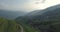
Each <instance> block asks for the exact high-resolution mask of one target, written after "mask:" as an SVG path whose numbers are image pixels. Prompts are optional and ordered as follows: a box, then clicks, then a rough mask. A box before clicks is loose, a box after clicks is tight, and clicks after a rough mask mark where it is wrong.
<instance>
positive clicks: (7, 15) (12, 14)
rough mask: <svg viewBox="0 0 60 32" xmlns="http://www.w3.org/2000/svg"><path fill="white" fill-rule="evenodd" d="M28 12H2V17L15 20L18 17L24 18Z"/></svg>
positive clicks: (0, 14)
mask: <svg viewBox="0 0 60 32" xmlns="http://www.w3.org/2000/svg"><path fill="white" fill-rule="evenodd" d="M24 14H26V12H23V11H8V10H0V17H4V18H8V19H15V18H16V17H18V16H23V15H24Z"/></svg>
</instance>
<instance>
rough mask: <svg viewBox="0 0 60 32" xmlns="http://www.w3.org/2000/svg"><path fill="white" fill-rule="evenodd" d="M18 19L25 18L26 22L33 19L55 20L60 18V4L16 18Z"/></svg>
mask: <svg viewBox="0 0 60 32" xmlns="http://www.w3.org/2000/svg"><path fill="white" fill-rule="evenodd" d="M16 19H17V20H18V21H20V20H19V19H21V21H22V20H24V22H27V23H30V22H32V21H39V22H42V21H55V20H59V19H60V4H59V5H55V6H51V7H48V8H46V9H44V10H36V11H33V12H31V13H28V14H27V15H25V16H23V17H21V18H19V17H18V18H16Z"/></svg>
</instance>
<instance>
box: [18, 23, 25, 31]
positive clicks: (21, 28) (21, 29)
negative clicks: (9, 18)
mask: <svg viewBox="0 0 60 32" xmlns="http://www.w3.org/2000/svg"><path fill="white" fill-rule="evenodd" d="M17 25H18V26H19V27H20V30H19V31H18V32H24V29H23V27H22V26H21V25H20V24H17Z"/></svg>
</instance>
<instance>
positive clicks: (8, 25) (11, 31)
mask: <svg viewBox="0 0 60 32" xmlns="http://www.w3.org/2000/svg"><path fill="white" fill-rule="evenodd" d="M18 27H19V25H17V23H16V22H15V21H13V20H7V19H5V18H2V17H0V32H17V31H18V30H20V29H19V28H18ZM19 32H20V31H19Z"/></svg>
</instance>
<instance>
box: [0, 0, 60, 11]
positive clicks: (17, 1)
mask: <svg viewBox="0 0 60 32" xmlns="http://www.w3.org/2000/svg"><path fill="white" fill-rule="evenodd" d="M57 4H60V0H0V9H6V10H16V11H27V12H31V11H34V10H37V9H45V8H47V7H50V6H53V5H57Z"/></svg>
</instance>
